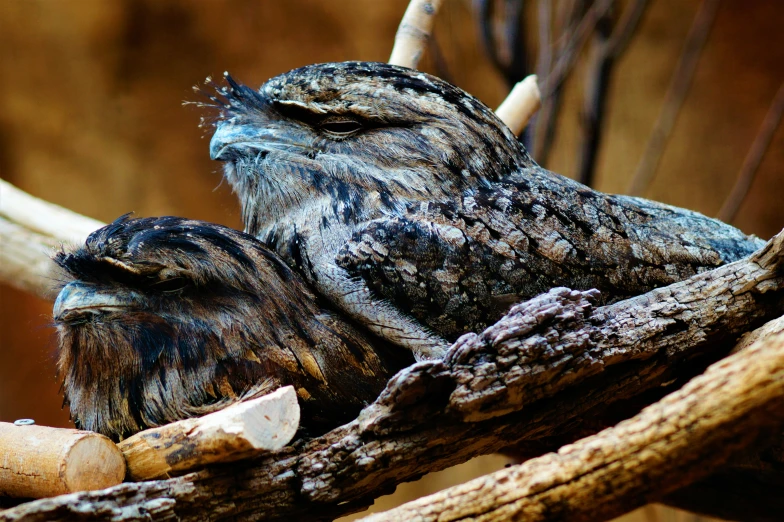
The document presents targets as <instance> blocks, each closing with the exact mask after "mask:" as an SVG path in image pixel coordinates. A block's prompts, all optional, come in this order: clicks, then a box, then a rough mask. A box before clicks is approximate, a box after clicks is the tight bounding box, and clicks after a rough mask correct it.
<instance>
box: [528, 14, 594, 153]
mask: <svg viewBox="0 0 784 522" xmlns="http://www.w3.org/2000/svg"><path fill="white" fill-rule="evenodd" d="M578 3H579V4H580V6H581V5H582V3H581V2H578V0H564V1H563V2H561V3H560V4H559V9H558V11H557V12H556V16H555V28H554V31H553V34H552V36H551V38H550V45H549V47H550V58H549V63H548V64H547V71H545V72H543V73H542V75H540V76H539V78H540V79H541V81H542V82H544V81H545V79H546V78H547V77H549V76H550V73H551V68H552V61H553V55H554V56H560V55H561V53H562V52H563V49H564V47H565V46H566V44H567V42H568V40H569V37H567V35H574V28H575V27H576V26H577V24H578V23H579V19H580V12H581V9H579V8H578ZM539 23H540V24H541V23H543V22H542V21H541V20H540V21H539ZM540 87H541V86H540ZM560 104H561V87H560V86H557V87H555V89H554V90H553V91H552V92H550V93H549V94H548V95H547V96H543V97H542V108H541V110H540V111H539V113H538V114H537V117H536V130H535V132H534V139H533V147H532V151H533V156H534V159H535V160H536V161H537V162H539V163H540V164H542V165H545V164H546V163H547V157H548V156H549V154H550V149H551V148H552V145H553V141H554V139H555V123H556V116H557V113H558V108H559V106H560Z"/></svg>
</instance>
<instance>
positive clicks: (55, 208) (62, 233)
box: [0, 179, 104, 243]
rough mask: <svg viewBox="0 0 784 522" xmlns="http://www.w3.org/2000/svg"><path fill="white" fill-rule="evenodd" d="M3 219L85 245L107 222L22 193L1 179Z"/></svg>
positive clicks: (56, 237)
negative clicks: (93, 233)
mask: <svg viewBox="0 0 784 522" xmlns="http://www.w3.org/2000/svg"><path fill="white" fill-rule="evenodd" d="M0 216H2V217H4V218H6V219H7V220H9V221H12V222H14V223H16V224H18V225H20V226H23V227H25V228H27V229H29V230H31V231H33V232H37V233H38V234H41V235H44V236H49V237H52V238H54V239H56V240H58V241H60V242H75V243H84V240H85V239H87V236H88V235H89V234H90V232H92V231H94V230H96V229H98V228H101V227H102V226H103V225H104V223H101V222H100V221H98V220H95V219H92V218H88V217H86V216H82V215H81V214H77V213H76V212H72V211H70V210H68V209H66V208H63V207H61V206H59V205H55V204H53V203H49V202H48V201H44V200H42V199H38V198H36V197H33V196H31V195H30V194H28V193H26V192H24V191H22V190H19V189H18V188H16V187H14V186H13V185H11V184H10V183H8V182H7V181H3V180H1V179H0Z"/></svg>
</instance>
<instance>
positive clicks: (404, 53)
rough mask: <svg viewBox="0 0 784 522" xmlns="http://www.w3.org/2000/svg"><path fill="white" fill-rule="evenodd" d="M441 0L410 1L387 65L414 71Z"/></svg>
mask: <svg viewBox="0 0 784 522" xmlns="http://www.w3.org/2000/svg"><path fill="white" fill-rule="evenodd" d="M442 1H443V0H411V2H410V3H409V4H408V8H407V9H406V13H405V14H404V15H403V19H402V20H401V21H400V26H399V27H398V29H397V33H396V34H395V45H394V46H393V47H392V54H391V55H390V57H389V63H391V64H392V65H401V66H403V67H409V68H411V69H416V67H417V65H418V64H419V60H420V59H421V58H422V54H423V53H424V52H425V47H426V46H427V41H428V39H429V38H430V33H431V32H432V31H433V22H434V21H435V16H436V13H438V9H439V8H440V7H441V2H442Z"/></svg>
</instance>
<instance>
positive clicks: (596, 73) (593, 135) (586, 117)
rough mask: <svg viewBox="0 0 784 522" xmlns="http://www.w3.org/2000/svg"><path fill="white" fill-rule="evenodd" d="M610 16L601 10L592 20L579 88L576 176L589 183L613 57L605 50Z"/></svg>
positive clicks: (594, 166)
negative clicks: (580, 106) (593, 28)
mask: <svg viewBox="0 0 784 522" xmlns="http://www.w3.org/2000/svg"><path fill="white" fill-rule="evenodd" d="M611 24H612V20H611V16H610V14H609V13H607V14H605V15H604V16H603V17H602V18H601V19H600V20H599V22H598V23H597V24H596V31H595V32H594V35H593V41H592V44H591V49H590V52H589V54H588V64H587V68H586V69H587V74H586V76H587V78H586V82H585V89H584V92H583V111H582V114H581V119H582V125H581V126H580V130H581V140H580V153H579V154H578V155H577V175H576V179H577V181H579V182H580V183H583V184H584V185H588V186H592V185H593V177H594V172H595V170H596V156H597V154H598V152H599V144H600V140H601V134H602V130H601V125H602V119H603V116H604V106H605V102H606V100H607V86H608V84H609V82H610V72H611V70H612V67H613V65H614V63H613V62H614V60H613V59H612V58H611V55H610V53H609V47H610V28H611Z"/></svg>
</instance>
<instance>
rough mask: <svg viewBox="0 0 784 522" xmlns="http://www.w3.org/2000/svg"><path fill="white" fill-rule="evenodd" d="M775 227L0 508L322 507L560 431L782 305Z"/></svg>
mask: <svg viewBox="0 0 784 522" xmlns="http://www.w3.org/2000/svg"><path fill="white" fill-rule="evenodd" d="M783 241H784V235H782V236H777V237H776V238H774V239H773V240H772V241H771V242H770V243H769V244H768V245H767V246H766V247H765V248H763V249H762V250H761V251H760V252H759V253H758V254H756V255H755V256H753V257H752V258H750V259H746V260H742V261H739V262H736V263H733V264H731V265H726V266H724V267H721V268H719V269H716V270H714V271H712V272H707V273H704V274H700V275H697V276H695V277H692V278H690V279H688V280H686V281H683V282H681V283H678V284H675V285H672V286H670V287H667V288H662V289H658V290H655V291H653V292H650V293H648V294H645V295H643V296H640V297H637V298H634V299H630V300H627V301H623V302H620V303H616V304H614V305H610V306H606V307H601V308H598V309H594V308H593V306H592V304H591V300H592V299H593V292H573V291H569V290H566V289H556V290H553V291H551V292H550V293H548V294H545V295H543V296H540V297H538V298H536V299H533V300H531V301H529V302H527V303H523V304H521V305H518V306H516V307H514V308H513V310H512V311H511V313H510V314H509V316H507V317H506V318H504V319H503V320H502V321H501V322H500V323H499V324H497V325H495V326H493V327H491V328H489V329H488V330H486V331H485V332H483V333H482V334H480V335H475V334H468V335H466V336H463V337H462V338H461V339H460V340H459V341H458V342H457V343H456V344H455V346H454V347H453V348H452V350H451V351H450V353H449V355H448V356H447V357H446V359H445V360H442V361H441V360H439V361H428V362H422V363H418V364H416V365H414V366H412V367H409V368H407V369H405V370H403V371H402V372H400V373H399V374H398V375H397V376H396V377H394V378H393V379H392V380H391V381H390V383H389V384H388V386H387V388H386V390H385V391H384V392H383V393H382V394H381V396H380V397H379V399H378V400H377V401H376V402H375V403H374V404H373V405H371V406H370V407H368V408H367V409H366V410H364V411H363V413H362V414H361V416H360V418H359V419H358V420H356V421H354V422H352V423H349V424H347V425H345V426H342V427H340V428H337V429H335V430H333V431H331V432H329V433H327V434H326V435H324V436H322V437H319V438H316V439H313V440H310V441H304V440H300V441H299V442H297V443H295V444H294V445H293V446H291V447H288V448H285V449H283V450H280V451H278V452H276V453H274V454H272V455H270V456H268V457H265V458H261V459H257V460H252V461H246V462H241V463H235V464H233V465H221V466H213V467H210V468H207V469H205V470H203V471H200V472H197V473H192V474H189V475H185V476H183V477H178V478H172V479H168V480H163V481H152V482H142V483H137V484H125V485H121V486H117V487H114V488H110V489H107V490H104V491H100V492H91V493H82V494H77V495H70V496H67V497H56V498H53V499H45V500H39V501H35V502H32V503H29V504H26V505H23V506H19V507H17V508H13V509H10V510H7V511H5V512H2V513H0V521H2V520H18V519H19V518H20V517H27V518H26V519H27V520H65V519H68V520H106V519H109V518H110V517H112V516H113V517H117V516H119V515H122V516H124V517H126V518H125V519H126V520H141V519H142V518H144V517H145V516H147V515H146V514H147V513H154V515H155V516H160V517H164V516H177V517H179V518H180V519H182V520H200V519H202V518H204V517H205V516H211V517H214V518H221V517H230V516H234V517H236V516H242V517H243V518H244V519H248V520H262V519H264V520H275V519H281V518H289V519H290V518H292V517H296V518H297V519H298V520H316V519H329V518H331V517H335V516H338V515H341V514H345V513H349V512H352V511H356V510H358V509H361V508H363V507H365V506H367V505H369V504H370V503H371V502H372V500H373V499H374V498H376V497H378V496H380V495H382V494H385V493H387V492H389V491H390V490H391V489H393V488H394V486H395V485H396V484H398V483H400V482H403V481H407V480H413V479H416V478H418V477H420V476H421V475H423V474H425V473H427V472H430V471H435V470H439V469H444V468H446V467H449V466H451V465H454V464H457V463H460V462H464V461H466V460H468V459H469V458H471V457H474V456H477V455H480V454H485V453H492V452H496V451H498V450H500V449H502V448H504V447H506V446H508V445H509V444H510V443H513V442H516V441H520V440H528V441H532V440H536V439H540V438H543V437H548V436H553V435H556V434H560V433H565V432H567V431H569V430H570V429H571V428H573V427H574V426H575V425H577V424H579V422H580V419H581V417H582V416H584V415H585V414H586V413H588V412H591V414H593V413H594V412H596V411H600V410H601V409H603V408H606V407H607V406H608V405H611V404H613V403H617V402H618V401H621V400H623V399H626V398H630V397H634V396H636V395H639V394H640V393H641V392H643V391H645V390H649V389H652V388H655V387H658V386H660V385H661V384H662V383H664V382H665V381H668V380H669V379H671V378H672V377H673V376H674V375H679V374H682V373H683V371H684V364H686V363H687V361H688V360H689V359H690V358H692V357H694V356H695V355H697V354H699V353H705V352H710V356H711V357H712V358H713V359H718V358H719V357H720V356H721V355H723V354H724V353H725V350H726V348H727V347H728V344H731V343H732V342H733V340H734V338H735V337H736V336H737V335H738V334H740V333H742V332H744V331H748V330H749V329H751V328H752V327H753V326H754V325H756V324H758V323H760V322H761V321H763V320H766V319H770V318H771V317H774V316H778V315H781V313H782V308H783V307H782V298H784V290H781V288H783V287H784V285H783V284H782V283H784V278H782V276H781V275H780V273H779V272H780V271H779V264H780V262H781V256H782V250H783V249H782V242H783Z"/></svg>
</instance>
